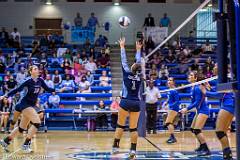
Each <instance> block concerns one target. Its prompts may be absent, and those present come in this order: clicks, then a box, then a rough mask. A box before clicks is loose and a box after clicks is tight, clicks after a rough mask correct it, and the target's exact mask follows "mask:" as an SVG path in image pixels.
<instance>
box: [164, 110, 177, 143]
mask: <svg viewBox="0 0 240 160" xmlns="http://www.w3.org/2000/svg"><path fill="white" fill-rule="evenodd" d="M177 114H178V113H177V112H176V111H174V110H169V111H168V116H167V119H166V123H165V125H166V127H167V128H168V131H169V133H170V137H169V139H168V140H167V143H169V144H171V143H175V142H177V140H176V138H175V136H174V124H173V121H174V119H175V117H176V116H177Z"/></svg>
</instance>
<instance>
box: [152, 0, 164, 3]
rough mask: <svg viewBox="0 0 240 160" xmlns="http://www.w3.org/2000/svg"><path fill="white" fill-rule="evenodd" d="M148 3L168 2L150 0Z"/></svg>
mask: <svg viewBox="0 0 240 160" xmlns="http://www.w3.org/2000/svg"><path fill="white" fill-rule="evenodd" d="M148 3H166V0H148Z"/></svg>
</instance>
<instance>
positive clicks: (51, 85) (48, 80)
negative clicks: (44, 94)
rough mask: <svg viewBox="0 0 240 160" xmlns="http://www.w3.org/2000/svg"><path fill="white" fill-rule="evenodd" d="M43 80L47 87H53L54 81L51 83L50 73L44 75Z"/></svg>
mask: <svg viewBox="0 0 240 160" xmlns="http://www.w3.org/2000/svg"><path fill="white" fill-rule="evenodd" d="M44 81H45V83H46V85H47V86H48V87H49V88H54V83H53V81H52V79H51V75H50V74H48V75H47V76H46V80H44Z"/></svg>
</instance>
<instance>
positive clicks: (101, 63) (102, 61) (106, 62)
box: [98, 53, 109, 68]
mask: <svg viewBox="0 0 240 160" xmlns="http://www.w3.org/2000/svg"><path fill="white" fill-rule="evenodd" d="M98 66H99V67H101V68H107V66H109V58H108V56H107V55H106V54H105V53H104V54H102V57H101V58H99V59H98Z"/></svg>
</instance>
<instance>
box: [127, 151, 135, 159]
mask: <svg viewBox="0 0 240 160" xmlns="http://www.w3.org/2000/svg"><path fill="white" fill-rule="evenodd" d="M128 158H129V159H135V158H136V151H135V150H130V152H129V156H128Z"/></svg>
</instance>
